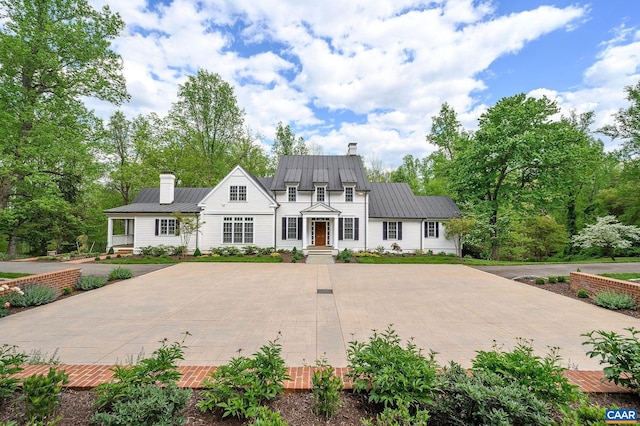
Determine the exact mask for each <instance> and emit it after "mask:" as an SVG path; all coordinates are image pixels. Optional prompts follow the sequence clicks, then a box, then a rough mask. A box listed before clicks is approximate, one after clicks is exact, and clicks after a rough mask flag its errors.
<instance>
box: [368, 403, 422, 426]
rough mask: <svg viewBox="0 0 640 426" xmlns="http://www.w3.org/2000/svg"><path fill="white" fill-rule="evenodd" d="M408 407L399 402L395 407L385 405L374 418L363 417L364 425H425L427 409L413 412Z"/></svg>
mask: <svg viewBox="0 0 640 426" xmlns="http://www.w3.org/2000/svg"><path fill="white" fill-rule="evenodd" d="M411 411H412V410H410V409H409V407H408V406H407V405H406V404H404V403H401V404H399V405H398V406H397V407H386V408H385V409H384V410H383V411H382V413H380V414H379V415H377V416H376V417H375V419H374V420H367V419H363V420H362V424H363V425H364V426H427V424H428V420H429V413H428V411H427V410H417V411H416V412H415V414H414V413H412V412H411Z"/></svg>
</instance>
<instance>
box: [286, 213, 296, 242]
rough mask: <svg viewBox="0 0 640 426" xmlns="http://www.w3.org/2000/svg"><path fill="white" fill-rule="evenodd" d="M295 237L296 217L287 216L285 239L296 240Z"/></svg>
mask: <svg viewBox="0 0 640 426" xmlns="http://www.w3.org/2000/svg"><path fill="white" fill-rule="evenodd" d="M297 239H298V218H297V217H288V218H287V240H297Z"/></svg>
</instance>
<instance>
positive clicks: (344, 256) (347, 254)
mask: <svg viewBox="0 0 640 426" xmlns="http://www.w3.org/2000/svg"><path fill="white" fill-rule="evenodd" d="M337 258H338V260H341V261H343V262H344V263H349V262H351V259H352V258H353V251H351V250H349V249H344V250H342V251H341V252H340V253H339V254H338V256H337Z"/></svg>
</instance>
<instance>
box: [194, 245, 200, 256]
mask: <svg viewBox="0 0 640 426" xmlns="http://www.w3.org/2000/svg"><path fill="white" fill-rule="evenodd" d="M193 255H194V256H195V257H199V256H202V252H201V251H200V248H199V247H196V249H195V250H194V252H193Z"/></svg>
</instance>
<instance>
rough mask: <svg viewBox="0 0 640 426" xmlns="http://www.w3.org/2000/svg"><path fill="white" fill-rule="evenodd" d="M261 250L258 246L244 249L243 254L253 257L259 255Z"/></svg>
mask: <svg viewBox="0 0 640 426" xmlns="http://www.w3.org/2000/svg"><path fill="white" fill-rule="evenodd" d="M259 250H260V248H259V247H258V246H245V247H242V252H243V253H244V254H245V256H251V255H254V254H257V253H258V251H259Z"/></svg>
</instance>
